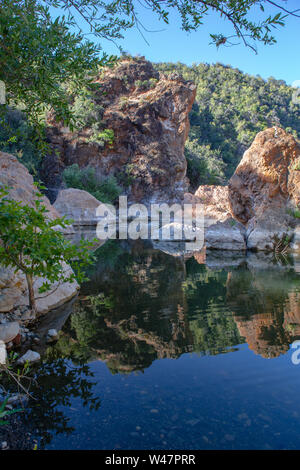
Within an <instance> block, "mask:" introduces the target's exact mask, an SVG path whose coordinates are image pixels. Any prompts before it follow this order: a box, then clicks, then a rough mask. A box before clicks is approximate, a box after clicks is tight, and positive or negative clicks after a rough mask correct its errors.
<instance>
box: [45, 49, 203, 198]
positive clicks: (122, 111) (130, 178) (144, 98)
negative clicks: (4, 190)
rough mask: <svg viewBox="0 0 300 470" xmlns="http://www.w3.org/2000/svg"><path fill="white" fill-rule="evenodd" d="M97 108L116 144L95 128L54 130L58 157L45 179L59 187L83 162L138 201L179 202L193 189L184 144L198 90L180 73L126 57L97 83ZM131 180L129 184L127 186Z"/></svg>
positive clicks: (47, 161)
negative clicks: (67, 171) (94, 134)
mask: <svg viewBox="0 0 300 470" xmlns="http://www.w3.org/2000/svg"><path fill="white" fill-rule="evenodd" d="M95 86H96V87H97V90H96V92H95V98H94V99H95V103H96V106H98V108H100V107H101V108H102V109H103V110H104V111H103V114H102V118H101V122H102V123H103V126H104V128H105V129H109V130H110V131H113V134H114V138H113V141H112V142H106V143H104V144H103V143H102V144H99V142H97V141H95V139H94V140H93V137H92V136H91V129H90V128H88V127H87V128H84V129H82V130H81V131H80V132H79V133H77V134H75V133H71V132H69V131H68V129H65V128H63V127H62V126H59V125H55V123H54V121H52V124H53V126H52V128H51V129H50V130H49V140H50V141H51V145H52V146H53V149H54V152H53V154H52V155H50V156H49V157H48V158H46V159H45V162H44V168H43V179H44V181H45V183H46V185H47V186H48V187H49V188H53V187H56V188H59V187H60V184H61V173H62V171H63V169H64V168H65V167H66V166H68V165H71V164H74V163H77V164H78V165H79V166H80V167H81V168H84V167H87V166H91V167H93V168H95V170H96V175H97V177H98V178H99V179H100V180H101V178H104V177H107V176H108V175H115V176H116V177H117V178H118V179H119V182H120V184H122V183H123V187H124V190H125V191H126V192H127V194H128V195H129V197H130V198H131V199H132V200H133V201H136V202H144V203H147V202H156V201H163V202H169V201H173V200H174V201H175V200H180V199H182V198H183V193H184V191H186V190H187V180H186V176H185V175H186V160H185V157H184V143H185V140H186V138H187V135H188V132H189V120H188V114H189V112H190V110H191V107H192V104H193V102H194V99H195V94H196V86H195V85H194V84H193V83H192V82H187V81H184V80H183V79H182V78H180V77H179V76H178V75H177V74H172V75H171V76H169V77H165V76H162V75H160V74H159V73H158V72H156V71H155V70H154V68H153V66H152V64H151V63H150V62H147V61H146V60H144V59H143V58H140V59H132V58H124V59H123V60H121V61H120V62H119V63H118V64H117V65H116V66H115V67H114V68H113V69H108V70H106V71H105V72H104V73H103V74H102V75H101V76H100V77H99V78H98V79H97V81H96V84H95ZM125 180H126V181H125Z"/></svg>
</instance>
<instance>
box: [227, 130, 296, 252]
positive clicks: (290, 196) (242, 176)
mask: <svg viewBox="0 0 300 470" xmlns="http://www.w3.org/2000/svg"><path fill="white" fill-rule="evenodd" d="M298 167H299V169H300V147H299V145H298V144H297V142H296V141H295V139H294V138H293V136H291V135H289V134H287V133H286V132H285V131H284V130H282V129H275V128H271V129H267V130H266V131H263V132H260V133H259V134H258V135H257V137H256V138H255V140H254V142H253V144H252V146H251V147H250V149H249V150H247V152H245V154H244V156H243V159H242V161H241V162H240V164H239V166H238V167H237V169H236V172H235V174H234V175H233V177H232V178H231V180H230V182H229V200H230V204H231V209H232V213H233V214H234V216H235V217H236V218H237V219H238V220H239V221H241V222H242V223H243V224H245V226H246V227H247V245H248V248H249V249H257V250H272V249H274V246H276V244H278V243H279V242H280V240H282V239H283V238H284V237H286V236H289V235H292V233H293V229H294V228H295V225H296V222H297V220H296V219H294V218H293V217H291V215H290V213H293V211H294V210H295V209H296V208H297V206H298V205H299V203H300V171H299V169H297V168H298ZM293 219H294V220H293Z"/></svg>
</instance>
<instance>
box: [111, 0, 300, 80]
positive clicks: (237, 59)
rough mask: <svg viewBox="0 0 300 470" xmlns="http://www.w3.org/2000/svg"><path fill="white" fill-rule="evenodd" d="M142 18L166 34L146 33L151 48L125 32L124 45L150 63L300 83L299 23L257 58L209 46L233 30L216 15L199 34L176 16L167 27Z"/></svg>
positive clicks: (292, 22) (294, 2)
mask: <svg viewBox="0 0 300 470" xmlns="http://www.w3.org/2000/svg"><path fill="white" fill-rule="evenodd" d="M285 6H288V7H289V9H296V8H300V0H288V2H287V4H286V5H285ZM270 11H271V10H270ZM140 17H141V20H142V23H143V25H144V26H145V27H146V28H147V29H150V30H158V29H164V31H161V32H155V33H145V36H146V39H147V41H148V42H149V45H148V44H147V43H146V42H145V41H144V40H143V38H142V36H141V34H140V33H139V32H138V31H137V30H136V29H135V30H131V31H128V32H126V34H125V40H124V41H123V42H122V45H123V47H124V49H125V50H126V51H128V52H130V53H131V54H133V55H134V54H137V53H138V54H141V55H145V56H146V58H147V59H149V60H152V61H155V62H161V61H168V62H177V61H180V62H183V63H185V64H188V65H190V64H192V63H193V62H196V63H198V62H207V63H215V62H222V63H224V64H226V65H232V66H233V67H237V68H239V69H241V70H243V71H244V72H247V73H250V74H253V75H261V76H262V77H263V78H266V79H267V78H268V77H270V76H273V77H275V78H277V79H283V80H285V81H286V82H287V83H288V84H292V83H293V82H294V81H295V80H300V62H299V59H298V55H299V37H300V35H299V32H300V19H297V18H289V19H288V20H287V24H286V26H285V27H284V28H280V29H279V30H275V31H274V33H275V35H276V38H277V40H278V42H277V44H275V45H274V46H263V45H262V44H261V45H259V46H258V54H257V55H255V54H254V52H253V51H251V50H250V49H246V48H245V47H244V46H242V45H240V46H234V47H227V48H226V47H221V48H219V49H216V47H215V46H214V45H209V43H210V37H209V33H218V32H226V31H228V32H229V33H231V27H230V26H228V25H227V23H225V21H223V20H221V19H220V18H219V17H218V16H217V15H214V14H213V15H210V16H207V17H206V20H205V24H204V25H203V26H201V27H200V29H199V30H198V31H197V32H193V33H189V34H188V33H185V32H183V31H181V29H180V19H179V18H178V16H177V15H175V14H173V15H172V16H171V17H170V19H171V22H170V24H169V25H167V26H165V25H164V24H163V23H161V22H159V21H158V20H156V19H155V15H154V14H153V13H152V12H149V11H147V10H146V9H143V8H142V7H141V8H140ZM103 48H104V50H106V51H108V52H112V53H116V49H115V47H114V46H113V45H111V44H109V43H103Z"/></svg>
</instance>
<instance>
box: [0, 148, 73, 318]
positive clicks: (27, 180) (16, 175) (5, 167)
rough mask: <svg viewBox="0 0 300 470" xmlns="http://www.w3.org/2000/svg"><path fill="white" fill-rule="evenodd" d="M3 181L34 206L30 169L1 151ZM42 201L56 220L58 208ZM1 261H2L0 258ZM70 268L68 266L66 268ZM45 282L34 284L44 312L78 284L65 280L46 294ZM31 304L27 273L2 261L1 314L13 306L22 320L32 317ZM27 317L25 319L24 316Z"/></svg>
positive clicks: (14, 196) (18, 197)
mask: <svg viewBox="0 0 300 470" xmlns="http://www.w3.org/2000/svg"><path fill="white" fill-rule="evenodd" d="M0 184H2V185H6V186H8V187H9V188H10V189H9V196H10V197H11V198H12V199H15V200H17V201H21V202H22V203H24V204H27V205H29V206H31V207H34V200H35V193H36V188H35V186H34V185H33V178H32V176H31V175H30V174H29V172H28V171H27V169H26V168H25V167H24V166H23V165H22V164H21V163H19V162H18V160H17V158H16V157H14V156H12V155H9V154H6V153H3V152H0ZM42 203H43V204H44V205H45V207H46V208H47V210H48V211H49V212H48V217H49V218H50V219H55V218H57V217H60V214H59V213H58V212H57V211H56V209H55V208H54V207H53V206H51V204H50V202H49V200H48V199H47V198H46V197H44V198H43V200H42ZM0 263H1V260H0ZM70 269H71V268H70V267H69V266H67V265H65V270H66V271H68V270H70ZM43 282H44V279H42V278H38V279H36V280H35V283H34V290H35V293H36V297H37V298H38V299H37V312H38V313H39V314H43V313H46V312H48V311H49V310H51V309H53V308H55V307H57V306H58V305H61V304H62V303H64V302H66V301H67V300H68V299H70V298H71V297H73V296H74V295H75V294H76V293H77V290H78V287H79V286H78V284H77V283H76V282H75V283H63V284H61V285H57V284H54V285H53V287H52V289H51V291H49V292H47V293H45V294H39V293H38V289H39V287H40V286H41V285H42V283H43ZM27 305H28V293H27V284H26V279H25V276H24V275H23V274H22V273H21V272H19V271H18V272H14V270H13V269H10V268H5V267H3V266H1V264H0V313H8V312H11V311H12V310H13V309H16V308H20V310H19V315H20V319H22V316H23V314H24V316H27V317H28V318H27V320H30V319H31V318H29V317H30V315H29V314H28V312H27V311H26V306H27ZM24 319H25V318H24Z"/></svg>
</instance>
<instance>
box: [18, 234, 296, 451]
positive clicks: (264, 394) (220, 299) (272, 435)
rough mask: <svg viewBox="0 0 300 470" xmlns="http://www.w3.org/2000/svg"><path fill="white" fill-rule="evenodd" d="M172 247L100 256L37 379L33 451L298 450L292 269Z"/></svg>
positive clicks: (284, 263) (107, 249)
mask: <svg viewBox="0 0 300 470" xmlns="http://www.w3.org/2000/svg"><path fill="white" fill-rule="evenodd" d="M170 246H171V245H170ZM170 246H165V245H161V246H160V245H157V246H155V247H153V246H150V245H149V244H142V243H139V242H136V243H134V244H128V243H121V242H119V241H109V242H107V243H106V244H105V245H103V246H102V247H101V248H99V249H98V250H97V252H96V256H97V262H96V263H95V265H94V266H93V267H92V268H91V269H90V271H89V277H90V281H89V282H87V283H86V284H84V285H83V286H82V289H81V293H80V297H79V299H78V300H77V301H76V302H75V304H74V305H73V313H72V314H71V315H70V316H69V318H68V320H67V321H66V323H65V325H64V327H63V330H62V332H61V334H60V339H59V341H58V342H57V343H56V344H55V345H53V346H51V347H48V348H47V350H46V351H45V355H44V362H43V364H42V365H41V366H39V369H38V371H37V380H38V384H39V392H37V393H38V394H40V397H41V399H40V401H39V402H38V403H33V404H31V405H30V407H29V408H28V410H27V414H26V420H27V423H28V426H30V427H31V429H32V433H33V435H34V436H36V437H37V439H38V442H39V447H40V448H45V449H169V450H171V449H296V448H298V449H299V448H300V432H299V431H300V400H299V390H300V365H296V364H295V362H297V357H298V356H297V349H293V348H292V347H291V345H292V343H293V342H294V341H296V340H297V339H300V262H299V260H297V259H287V258H281V259H276V258H275V259H274V258H273V257H272V256H269V257H266V256H263V255H257V254H248V255H247V256H246V255H243V254H241V255H238V254H232V253H217V252H215V253H210V254H207V255H206V257H205V253H198V254H196V255H195V256H192V255H189V256H187V255H183V254H182V253H180V252H176V249H175V250H174V248H172V246H171V248H170ZM173 246H174V245H173ZM298 348H299V347H298ZM299 357H300V354H299ZM295 359H296V361H295Z"/></svg>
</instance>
